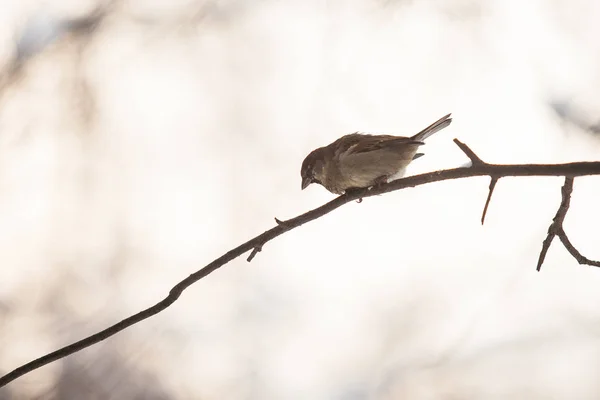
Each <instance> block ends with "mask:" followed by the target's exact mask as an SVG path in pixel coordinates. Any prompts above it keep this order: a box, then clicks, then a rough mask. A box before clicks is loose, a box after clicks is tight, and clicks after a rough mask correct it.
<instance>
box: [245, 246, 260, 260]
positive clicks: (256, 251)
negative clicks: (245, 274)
mask: <svg viewBox="0 0 600 400" xmlns="http://www.w3.org/2000/svg"><path fill="white" fill-rule="evenodd" d="M261 251H262V245H257V246H256V247H255V248H253V249H252V252H251V253H250V255H249V256H248V258H247V259H246V261H248V262H250V261H252V259H253V258H254V257H256V255H257V254H258V253H260V252H261Z"/></svg>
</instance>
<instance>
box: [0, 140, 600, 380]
mask: <svg viewBox="0 0 600 400" xmlns="http://www.w3.org/2000/svg"><path fill="white" fill-rule="evenodd" d="M454 141H455V143H456V144H457V146H458V147H459V148H460V149H461V150H462V151H463V152H464V153H465V154H466V155H467V157H469V159H470V160H471V163H472V165H471V166H470V167H466V168H453V169H447V170H441V171H434V172H428V173H425V174H420V175H414V176H409V177H406V178H403V179H398V180H395V181H392V182H389V183H387V184H383V185H380V186H376V187H373V188H370V189H369V188H365V189H361V190H357V191H353V192H352V193H348V194H344V195H341V196H339V197H337V198H335V199H333V200H331V201H330V202H328V203H326V204H324V205H322V206H320V207H318V208H315V209H314V210H311V211H308V212H306V213H304V214H302V215H299V216H297V217H295V218H291V219H289V220H285V221H281V220H279V219H276V222H277V225H276V226H275V227H273V228H271V229H269V230H268V231H266V232H263V233H262V234H260V235H258V236H256V237H255V238H253V239H251V240H249V241H247V242H246V243H243V244H241V245H239V246H238V247H236V248H234V249H232V250H230V251H228V252H227V253H225V254H224V255H222V256H221V257H219V258H217V259H216V260H214V261H213V262H211V263H210V264H208V265H206V266H205V267H204V268H202V269H200V270H198V271H196V272H194V273H193V274H191V275H190V276H188V277H187V278H185V279H184V280H182V281H181V282H179V283H178V284H176V285H175V286H174V287H173V288H172V289H171V290H170V292H169V294H168V295H167V296H166V297H165V298H164V299H163V300H161V301H159V302H158V303H156V304H155V305H153V306H151V307H149V308H147V309H145V310H142V311H140V312H138V313H137V314H134V315H132V316H130V317H128V318H125V319H124V320H122V321H120V322H118V323H116V324H114V325H112V326H110V327H108V328H106V329H104V330H102V331H100V332H98V333H95V334H93V335H91V336H88V337H86V338H84V339H82V340H79V341H77V342H75V343H72V344H70V345H68V346H65V347H63V348H61V349H58V350H56V351H54V352H52V353H49V354H46V355H44V356H42V357H40V358H37V359H35V360H33V361H31V362H29V363H27V364H24V365H22V366H20V367H18V368H16V369H14V370H12V371H11V372H9V373H7V374H6V375H4V376H2V377H0V387H2V386H5V385H7V384H8V383H10V382H12V381H13V380H15V379H17V378H19V377H20V376H23V375H25V374H27V373H29V372H31V371H33V370H35V369H38V368H40V367H42V366H44V365H46V364H49V363H51V362H54V361H57V360H59V359H61V358H64V357H66V356H68V355H70V354H73V353H75V352H78V351H80V350H82V349H85V348H86V347H90V346H92V345H94V344H96V343H98V342H101V341H103V340H105V339H107V338H109V337H111V336H113V335H115V334H117V333H118V332H120V331H122V330H124V329H126V328H128V327H130V326H132V325H134V324H136V323H138V322H140V321H143V320H145V319H147V318H150V317H152V316H153V315H156V314H158V313H159V312H161V311H163V310H164V309H166V308H167V307H169V306H170V305H171V304H173V303H174V302H175V301H176V300H177V299H178V298H179V296H181V294H182V293H183V291H184V290H186V289H187V288H188V287H190V286H191V285H193V284H194V283H196V282H197V281H199V280H200V279H202V278H204V277H206V276H207V275H209V274H211V273H212V272H214V271H215V270H217V269H218V268H220V267H222V266H223V265H225V264H227V263H229V262H230V261H232V260H234V259H235V258H237V257H239V256H241V255H242V254H244V253H246V252H248V251H251V254H250V256H249V257H248V261H251V260H252V258H254V256H256V254H258V252H259V251H260V250H261V249H262V248H263V246H264V245H265V244H266V243H267V242H269V241H271V240H273V239H275V238H276V237H278V236H280V235H282V234H283V233H285V232H287V231H290V230H292V229H294V228H297V227H299V226H302V225H304V224H305V223H307V222H310V221H312V220H314V219H317V218H320V217H322V216H324V215H325V214H328V213H330V212H331V211H333V210H335V209H336V208H339V207H341V206H343V205H344V204H346V203H349V202H351V201H354V200H358V199H364V198H367V197H371V196H377V195H380V194H383V193H389V192H393V191H396V190H401V189H406V188H410V187H415V186H420V185H425V184H428V183H433V182H440V181H446V180H451V179H462V178H469V177H475V176H489V177H491V179H492V183H493V181H494V180H496V181H497V180H498V179H500V178H503V177H508V176H514V177H522V176H564V177H566V180H565V186H564V187H563V203H561V208H559V212H557V216H556V217H555V220H554V222H553V224H552V225H551V227H550V229H549V233H550V231H552V232H554V235H558V236H559V238H560V239H561V240H562V242H563V244H564V245H565V247H566V248H567V250H569V252H570V253H571V254H572V255H573V257H575V259H577V261H579V262H580V263H584V264H589V265H594V266H600V263H598V262H596V261H591V260H588V259H587V258H585V257H583V256H582V255H581V254H580V253H579V252H577V250H575V248H574V247H573V246H572V245H571V243H570V242H569V241H568V238H567V237H566V235H565V234H564V230H563V229H562V221H563V220H564V214H566V210H567V209H568V200H569V199H570V194H571V191H572V183H573V177H575V176H587V175H600V162H574V163H567V164H511V165H502V164H489V163H486V162H483V161H482V160H481V158H479V157H478V156H477V155H476V154H475V153H474V152H473V151H472V150H471V149H470V148H469V147H468V146H467V145H466V144H464V143H462V142H460V141H459V140H457V139H455V140H454ZM568 182H570V185H571V186H570V189H569V187H568V185H567V183H568ZM492 183H490V194H489V195H488V200H487V202H486V203H489V199H490V198H491V193H492V191H493V187H494V185H495V184H492ZM565 188H566V189H565ZM567 192H568V193H567ZM565 193H567V194H565ZM563 204H566V206H564V207H563ZM486 208H487V205H486ZM562 209H564V212H563V211H561V210H562ZM560 213H563V214H560ZM559 214H560V215H559ZM484 216H485V215H484ZM557 221H560V225H558V222H557ZM559 228H560V229H559ZM556 229H559V230H558V231H556ZM548 237H549V238H550V239H548V238H546V240H545V241H544V247H549V242H551V241H552V238H553V237H554V236H553V235H550V234H549V236H548ZM546 241H548V245H547V246H546ZM542 252H543V255H544V256H545V254H546V252H547V248H546V250H544V249H542ZM540 257H541V255H540ZM541 260H542V261H543V257H541ZM539 265H541V264H539Z"/></svg>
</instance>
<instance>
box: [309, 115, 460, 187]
mask: <svg viewBox="0 0 600 400" xmlns="http://www.w3.org/2000/svg"><path fill="white" fill-rule="evenodd" d="M451 115H452V114H448V115H445V116H444V117H442V118H440V119H438V120H437V121H435V122H434V123H433V124H431V125H429V126H428V127H427V128H425V129H423V130H422V131H420V132H419V133H417V134H416V135H413V136H410V137H406V136H393V135H370V134H363V133H359V132H354V133H350V134H347V135H344V136H342V137H341V138H339V139H337V140H336V141H334V142H333V143H331V144H329V145H327V146H324V147H319V148H318V149H315V150H313V151H312V152H310V154H308V155H307V156H306V158H305V159H304V161H303V162H302V168H301V170H300V175H301V177H302V190H304V189H306V188H307V187H308V186H309V185H310V184H312V183H317V184H319V185H322V186H323V187H325V189H327V190H328V191H329V192H331V193H333V194H344V193H348V192H350V191H352V190H358V189H362V188H367V187H373V186H379V185H382V184H384V183H386V182H388V181H389V180H394V179H398V178H401V177H402V176H404V174H405V170H406V167H407V166H408V164H410V163H411V161H413V160H416V159H417V158H419V157H421V156H423V155H424V154H423V153H417V149H418V148H419V146H422V145H424V144H425V142H424V140H425V139H427V138H428V137H429V136H431V135H433V134H434V133H436V132H439V131H440V130H442V129H444V128H446V127H447V126H448V125H450V123H451V122H452V118H451V117H450V116H451Z"/></svg>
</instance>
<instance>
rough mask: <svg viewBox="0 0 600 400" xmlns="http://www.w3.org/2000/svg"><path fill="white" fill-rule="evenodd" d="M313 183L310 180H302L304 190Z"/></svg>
mask: <svg viewBox="0 0 600 400" xmlns="http://www.w3.org/2000/svg"><path fill="white" fill-rule="evenodd" d="M311 183H312V180H311V179H310V178H302V190H304V189H306V187H307V186H308V185H310V184H311Z"/></svg>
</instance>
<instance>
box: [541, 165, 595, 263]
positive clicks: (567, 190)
mask: <svg viewBox="0 0 600 400" xmlns="http://www.w3.org/2000/svg"><path fill="white" fill-rule="evenodd" d="M573 181H575V178H573V177H572V176H567V177H565V184H564V185H563V187H562V190H561V192H562V201H561V202H560V206H559V207H558V210H557V211H556V215H555V216H554V219H553V220H552V223H551V224H550V226H549V227H548V236H546V239H544V242H543V243H542V251H541V252H540V258H539V259H538V264H537V270H538V271H539V270H540V269H541V268H542V264H543V263H544V259H545V258H546V253H548V249H549V248H550V244H551V243H552V240H553V239H554V237H555V236H558V238H559V239H560V241H561V242H562V244H563V246H565V248H566V249H567V251H568V252H569V253H570V254H571V255H572V256H573V258H574V259H576V260H577V262H578V263H579V264H587V265H591V266H594V267H600V262H598V261H593V260H590V259H589V258H587V257H584V256H583V255H582V254H581V253H580V252H579V251H577V249H576V248H575V246H573V245H572V244H571V241H570V240H569V238H568V237H567V234H566V233H565V229H564V228H563V222H564V221H565V217H566V216H567V211H569V207H570V206H571V193H573Z"/></svg>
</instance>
